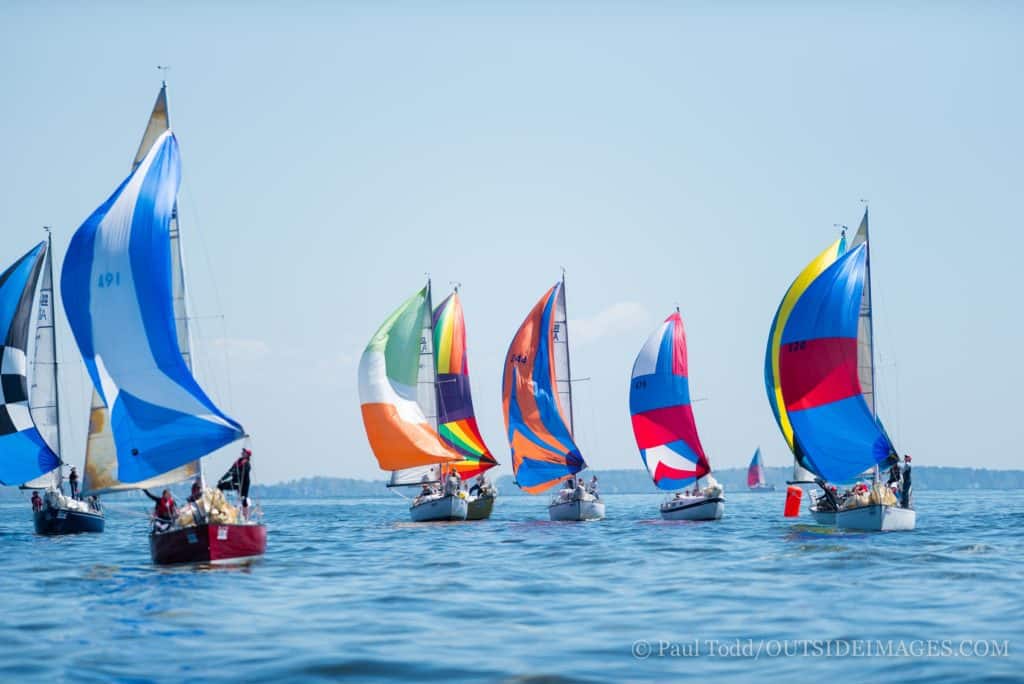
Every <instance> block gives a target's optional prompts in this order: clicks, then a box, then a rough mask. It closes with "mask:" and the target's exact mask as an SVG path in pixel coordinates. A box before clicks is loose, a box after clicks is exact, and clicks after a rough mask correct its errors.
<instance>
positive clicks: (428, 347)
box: [423, 273, 451, 481]
mask: <svg viewBox="0 0 1024 684" xmlns="http://www.w3.org/2000/svg"><path fill="white" fill-rule="evenodd" d="M424 304H425V305H426V307H427V328H426V332H425V333H424V335H423V339H424V352H425V353H426V355H427V357H428V358H427V366H428V367H429V368H430V376H429V377H430V380H429V382H430V396H431V397H433V398H434V406H433V410H432V411H431V412H430V415H429V416H427V418H428V419H429V420H430V427H432V428H434V432H437V429H438V421H437V418H438V409H437V403H438V401H439V397H438V392H437V363H436V361H435V359H434V354H435V353H437V350H435V349H434V288H433V287H432V286H431V282H430V274H429V273H428V274H427V300H426V302H424ZM449 472H451V471H450V470H449V469H448V468H447V467H445V466H444V465H442V466H441V468H440V473H439V475H438V479H440V480H442V481H443V480H444V479H445V478H446V477H447V476H448V473H449Z"/></svg>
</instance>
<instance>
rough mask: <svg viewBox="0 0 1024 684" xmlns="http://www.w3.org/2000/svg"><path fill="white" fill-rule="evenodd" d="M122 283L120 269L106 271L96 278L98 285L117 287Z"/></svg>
mask: <svg viewBox="0 0 1024 684" xmlns="http://www.w3.org/2000/svg"><path fill="white" fill-rule="evenodd" d="M120 284H121V272H120V271H115V272H114V273H111V272H110V271H107V272H106V273H100V274H99V276H97V278H96V285H97V286H98V287H117V286H118V285H120Z"/></svg>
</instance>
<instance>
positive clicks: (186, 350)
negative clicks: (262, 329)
mask: <svg viewBox="0 0 1024 684" xmlns="http://www.w3.org/2000/svg"><path fill="white" fill-rule="evenodd" d="M160 97H161V98H162V99H163V105H164V116H165V117H166V129H170V127H171V114H170V108H169V107H168V106H167V81H166V80H163V81H161V82H160ZM147 133H148V130H147ZM146 151H148V148H147V149H146ZM146 151H142V150H141V149H140V153H142V154H143V155H145V152H146ZM141 161H142V160H141V159H139V160H137V161H136V162H135V164H136V166H138V164H139V162H141ZM168 235H169V237H170V241H171V297H172V302H173V306H174V327H175V330H176V332H177V334H178V349H179V350H180V351H181V356H182V358H183V359H184V360H185V366H186V367H187V368H188V369H189V371H190V372H194V369H193V364H192V326H190V325H189V312H188V288H187V287H186V284H185V283H186V280H185V256H184V252H183V250H182V248H181V227H180V224H179V223H178V202H177V201H175V202H174V210H173V211H172V212H171V225H170V226H169V227H168ZM197 467H198V469H199V484H200V486H201V487H202V488H203V489H206V468H205V466H204V464H203V459H201V458H200V459H198V460H197Z"/></svg>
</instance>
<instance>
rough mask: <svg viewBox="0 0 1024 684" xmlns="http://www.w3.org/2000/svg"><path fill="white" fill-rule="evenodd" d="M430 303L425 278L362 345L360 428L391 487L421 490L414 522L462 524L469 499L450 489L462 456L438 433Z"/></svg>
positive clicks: (412, 507) (415, 502)
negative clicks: (363, 345) (385, 472)
mask: <svg viewBox="0 0 1024 684" xmlns="http://www.w3.org/2000/svg"><path fill="white" fill-rule="evenodd" d="M430 300H431V293H430V281H429V280H428V281H427V284H426V286H425V287H423V288H422V289H421V290H419V291H418V292H416V293H415V294H414V295H413V296H412V297H410V298H409V299H407V300H406V301H405V302H404V303H403V304H402V305H401V306H399V307H398V308H397V309H396V310H395V311H394V313H392V314H391V315H390V316H388V318H387V319H386V320H385V321H384V323H383V324H382V325H381V326H380V328H379V329H378V330H377V332H376V333H374V335H373V337H372V338H370V343H369V344H368V345H366V349H365V350H364V351H363V355H362V357H361V358H360V359H359V401H360V404H361V410H362V415H363V427H364V428H365V429H366V438H367V440H368V441H369V443H370V449H371V450H372V451H373V454H374V456H376V458H377V463H378V464H379V465H380V467H381V469H382V470H389V471H391V479H390V481H389V482H388V487H420V488H421V491H420V495H419V496H417V497H416V498H415V499H413V501H412V504H411V505H410V507H409V515H410V517H411V518H412V520H413V522H437V521H448V520H465V519H466V515H467V513H468V501H467V497H466V495H465V492H463V491H462V490H461V487H455V488H453V487H452V484H451V480H453V479H454V480H455V481H457V482H461V480H459V479H458V477H457V476H455V475H454V471H453V470H452V468H451V466H452V464H454V463H456V462H458V461H461V460H463V458H462V455H461V454H459V453H458V452H456V451H455V450H454V449H453V448H452V447H451V446H449V444H448V443H447V442H446V441H445V440H443V439H442V438H441V437H440V436H439V435H438V426H437V420H438V417H437V411H436V410H435V406H436V401H437V390H436V387H437V370H436V366H435V365H434V351H433V339H434V335H433V318H432V314H433V311H432V307H431V301H430ZM445 474H447V475H452V477H451V478H448V477H443V476H444V475H445ZM442 484H444V487H443V488H442V487H441V485H442Z"/></svg>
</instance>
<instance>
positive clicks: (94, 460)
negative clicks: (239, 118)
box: [82, 84, 199, 494]
mask: <svg viewBox="0 0 1024 684" xmlns="http://www.w3.org/2000/svg"><path fill="white" fill-rule="evenodd" d="M170 127H171V126H170V118H169V116H168V112H167V86H166V84H165V85H163V86H162V87H161V88H160V93H159V94H158V95H157V98H156V103H155V104H154V105H153V111H152V113H151V114H150V116H149V122H148V123H147V124H146V131H145V133H144V134H143V135H142V142H141V143H139V149H138V151H137V152H136V154H135V159H134V160H132V168H133V169H134V168H135V167H137V166H138V165H139V164H140V163H141V162H142V160H143V159H145V157H146V153H147V152H149V150H150V148H151V147H152V146H153V143H154V142H156V140H157V139H158V138H159V137H160V136H161V135H162V134H163V133H164V132H165V131H167V130H169V129H170ZM170 238H171V284H172V288H173V289H172V296H173V301H174V323H175V328H176V332H177V336H178V348H179V349H180V350H181V355H182V358H184V359H185V365H186V366H188V368H189V370H192V339H191V335H190V331H189V325H188V309H187V305H186V291H185V271H184V266H183V263H182V256H181V240H180V233H179V230H178V212H177V208H175V211H174V216H173V217H172V218H171V225H170ZM198 472H199V463H198V462H197V461H193V462H192V463H187V464H185V465H183V466H180V467H178V468H175V469H174V470H171V471H169V472H166V473H164V474H162V475H159V476H157V477H153V478H149V479H148V480H143V481H142V482H133V483H130V484H128V483H123V482H121V481H120V480H118V479H117V450H116V448H115V447H114V435H113V433H112V432H111V430H110V418H109V414H108V412H107V407H106V406H105V405H104V403H103V399H102V398H101V397H100V395H99V394H98V393H97V392H96V390H95V389H94V390H93V393H92V403H91V406H90V409H89V435H88V438H87V440H86V445H85V473H84V480H83V483H82V489H83V493H84V494H104V493H108V492H117V491H129V490H133V489H148V488H151V487H152V488H157V487H162V486H165V485H168V484H173V483H175V482H182V481H184V480H189V479H192V478H193V477H195V476H196V474H197V473H198Z"/></svg>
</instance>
